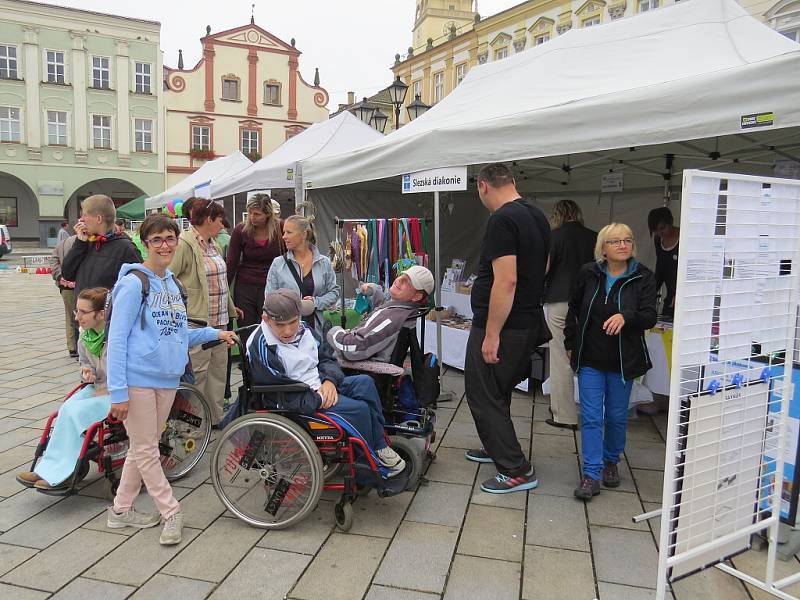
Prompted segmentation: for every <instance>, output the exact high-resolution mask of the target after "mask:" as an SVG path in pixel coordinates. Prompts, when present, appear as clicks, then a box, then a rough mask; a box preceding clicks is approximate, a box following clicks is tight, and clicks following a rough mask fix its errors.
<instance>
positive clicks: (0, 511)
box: [0, 489, 63, 532]
mask: <svg viewBox="0 0 800 600" xmlns="http://www.w3.org/2000/svg"><path fill="white" fill-rule="evenodd" d="M61 500H63V498H62V497H59V496H48V495H45V494H40V493H39V492H36V491H34V490H32V489H27V490H23V491H21V492H20V493H18V494H15V495H14V496H11V497H10V498H6V499H5V500H3V501H2V502H0V531H3V532H5V531H8V530H9V529H11V528H12V527H16V526H17V525H19V524H20V523H22V522H23V521H26V520H27V519H30V518H31V517H32V516H33V515H35V514H37V513H39V512H41V511H43V510H44V509H46V508H47V507H48V506H52V505H53V504H55V503H56V502H59V501H61Z"/></svg>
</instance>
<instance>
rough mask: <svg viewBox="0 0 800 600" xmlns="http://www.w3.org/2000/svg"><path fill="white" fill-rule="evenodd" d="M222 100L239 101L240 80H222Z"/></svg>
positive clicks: (230, 78) (227, 78) (224, 78)
mask: <svg viewBox="0 0 800 600" xmlns="http://www.w3.org/2000/svg"><path fill="white" fill-rule="evenodd" d="M222 99H223V100H238V99H239V80H238V79H235V78H233V77H223V78H222Z"/></svg>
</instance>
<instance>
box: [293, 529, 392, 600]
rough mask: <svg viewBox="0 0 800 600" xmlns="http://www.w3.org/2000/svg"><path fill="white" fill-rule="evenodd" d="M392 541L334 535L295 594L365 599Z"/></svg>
mask: <svg viewBox="0 0 800 600" xmlns="http://www.w3.org/2000/svg"><path fill="white" fill-rule="evenodd" d="M388 545H389V540H387V539H383V538H375V537H367V536H356V535H343V534H340V533H334V534H331V536H330V537H329V538H328V541H327V542H326V543H325V545H324V546H323V547H322V550H320V551H319V554H317V556H316V558H314V560H313V561H312V562H311V564H310V565H309V566H308V569H306V572H305V573H304V574H303V576H302V578H301V579H300V581H298V582H297V586H296V587H295V588H294V590H293V591H292V592H291V597H292V598H299V599H301V600H318V599H319V598H326V600H351V599H352V598H361V597H363V596H364V594H365V593H366V591H367V588H368V587H369V584H370V580H371V579H372V574H373V573H374V572H375V569H376V568H377V566H378V564H379V563H380V561H381V558H382V557H383V554H384V552H385V551H386V547H387V546H388Z"/></svg>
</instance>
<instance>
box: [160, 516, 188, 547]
mask: <svg viewBox="0 0 800 600" xmlns="http://www.w3.org/2000/svg"><path fill="white" fill-rule="evenodd" d="M182 534H183V513H182V512H176V513H175V514H174V515H171V516H169V517H167V518H166V519H164V529H163V530H162V531H161V537H159V538H158V542H159V543H160V544H161V545H162V546H174V545H175V544H180V543H181V535H182Z"/></svg>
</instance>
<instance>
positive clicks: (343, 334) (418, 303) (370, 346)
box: [327, 265, 434, 362]
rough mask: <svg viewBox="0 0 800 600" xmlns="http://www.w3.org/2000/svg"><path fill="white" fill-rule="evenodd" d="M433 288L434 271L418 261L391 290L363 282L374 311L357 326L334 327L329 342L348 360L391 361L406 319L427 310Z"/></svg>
mask: <svg viewBox="0 0 800 600" xmlns="http://www.w3.org/2000/svg"><path fill="white" fill-rule="evenodd" d="M433 288H434V279H433V275H432V274H431V272H430V271H429V270H428V269H426V268H425V267H422V266H419V265H414V266H412V267H409V268H408V269H406V270H405V271H403V274H402V275H400V276H399V277H398V278H397V279H395V280H394V283H393V284H392V287H390V288H389V294H385V293H384V291H383V288H381V286H379V285H377V284H374V283H367V284H364V285H362V286H361V292H362V293H363V294H364V295H366V296H367V298H368V299H370V304H371V305H372V308H373V312H372V314H371V315H370V317H369V319H367V320H366V321H365V322H364V323H363V324H361V325H359V326H358V327H355V328H354V329H350V330H347V329H342V328H341V327H332V328H331V329H330V331H328V338H327V339H328V342H329V343H330V344H331V346H333V348H334V350H336V351H337V352H338V353H339V354H340V355H341V356H342V358H344V359H346V360H350V361H360V360H372V361H376V362H389V360H390V359H391V357H392V350H394V347H395V344H396V343H397V336H398V335H399V334H400V331H401V330H402V328H403V326H405V324H406V322H407V321H409V320H413V319H416V318H417V317H418V316H420V315H421V314H422V313H423V312H424V308H425V307H426V306H427V305H428V296H429V295H430V294H431V293H432V292H433Z"/></svg>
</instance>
